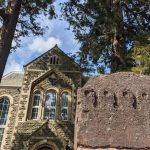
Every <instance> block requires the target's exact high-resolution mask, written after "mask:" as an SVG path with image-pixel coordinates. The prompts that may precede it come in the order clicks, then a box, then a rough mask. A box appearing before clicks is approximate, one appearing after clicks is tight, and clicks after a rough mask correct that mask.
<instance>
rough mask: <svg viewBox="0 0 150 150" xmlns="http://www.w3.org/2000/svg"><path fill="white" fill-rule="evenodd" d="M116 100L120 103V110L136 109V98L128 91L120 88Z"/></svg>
mask: <svg viewBox="0 0 150 150" xmlns="http://www.w3.org/2000/svg"><path fill="white" fill-rule="evenodd" d="M118 99H119V100H120V101H121V104H120V105H121V106H120V108H121V109H125V108H127V109H128V108H131V109H133V108H134V109H136V108H137V98H136V96H135V94H134V93H133V92H132V91H131V90H130V89H126V88H121V89H120V90H119V91H118Z"/></svg>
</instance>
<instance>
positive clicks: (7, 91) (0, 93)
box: [0, 87, 20, 150]
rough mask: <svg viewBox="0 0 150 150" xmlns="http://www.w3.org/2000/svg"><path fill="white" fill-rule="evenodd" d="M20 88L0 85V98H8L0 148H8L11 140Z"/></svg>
mask: <svg viewBox="0 0 150 150" xmlns="http://www.w3.org/2000/svg"><path fill="white" fill-rule="evenodd" d="M19 96H20V88H18V87H0V98H2V97H7V98H8V99H9V100H10V107H9V112H8V117H7V118H8V119H7V122H6V125H5V130H4V135H3V141H2V145H1V148H0V149H2V150H10V149H11V147H12V146H13V145H12V143H11V142H12V140H13V134H14V130H15V123H16V115H17V112H18V104H19Z"/></svg>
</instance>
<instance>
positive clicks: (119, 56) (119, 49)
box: [111, 0, 126, 73]
mask: <svg viewBox="0 0 150 150" xmlns="http://www.w3.org/2000/svg"><path fill="white" fill-rule="evenodd" d="M112 13H113V17H114V18H113V19H114V26H113V29H112V30H113V36H112V65H111V68H112V70H111V72H112V73H113V72H116V71H120V70H123V69H124V68H125V67H126V62H125V55H126V53H125V40H124V36H123V22H122V21H123V18H122V11H121V5H120V0H112Z"/></svg>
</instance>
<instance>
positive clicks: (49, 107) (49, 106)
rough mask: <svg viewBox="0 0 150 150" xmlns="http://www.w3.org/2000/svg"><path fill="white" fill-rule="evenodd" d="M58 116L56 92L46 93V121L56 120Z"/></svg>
mask: <svg viewBox="0 0 150 150" xmlns="http://www.w3.org/2000/svg"><path fill="white" fill-rule="evenodd" d="M55 116H56V92H55V91H52V90H51V91H49V92H47V93H46V99H45V109H44V119H50V120H55Z"/></svg>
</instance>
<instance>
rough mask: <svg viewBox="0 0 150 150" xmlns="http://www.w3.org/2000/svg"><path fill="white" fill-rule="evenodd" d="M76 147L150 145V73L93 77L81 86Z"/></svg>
mask: <svg viewBox="0 0 150 150" xmlns="http://www.w3.org/2000/svg"><path fill="white" fill-rule="evenodd" d="M75 128H76V135H75V149H77V148H78V150H81V149H86V148H87V149H88V148H90V149H100V148H105V147H106V148H116V149H121V148H122V149H126V148H127V149H143V148H147V149H150V77H149V76H144V75H137V74H134V73H130V72H122V73H115V74H111V75H98V76H95V77H91V78H90V79H89V81H88V82H87V83H86V85H85V86H84V87H83V88H82V89H79V90H78V101H77V111H76V127H75Z"/></svg>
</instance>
